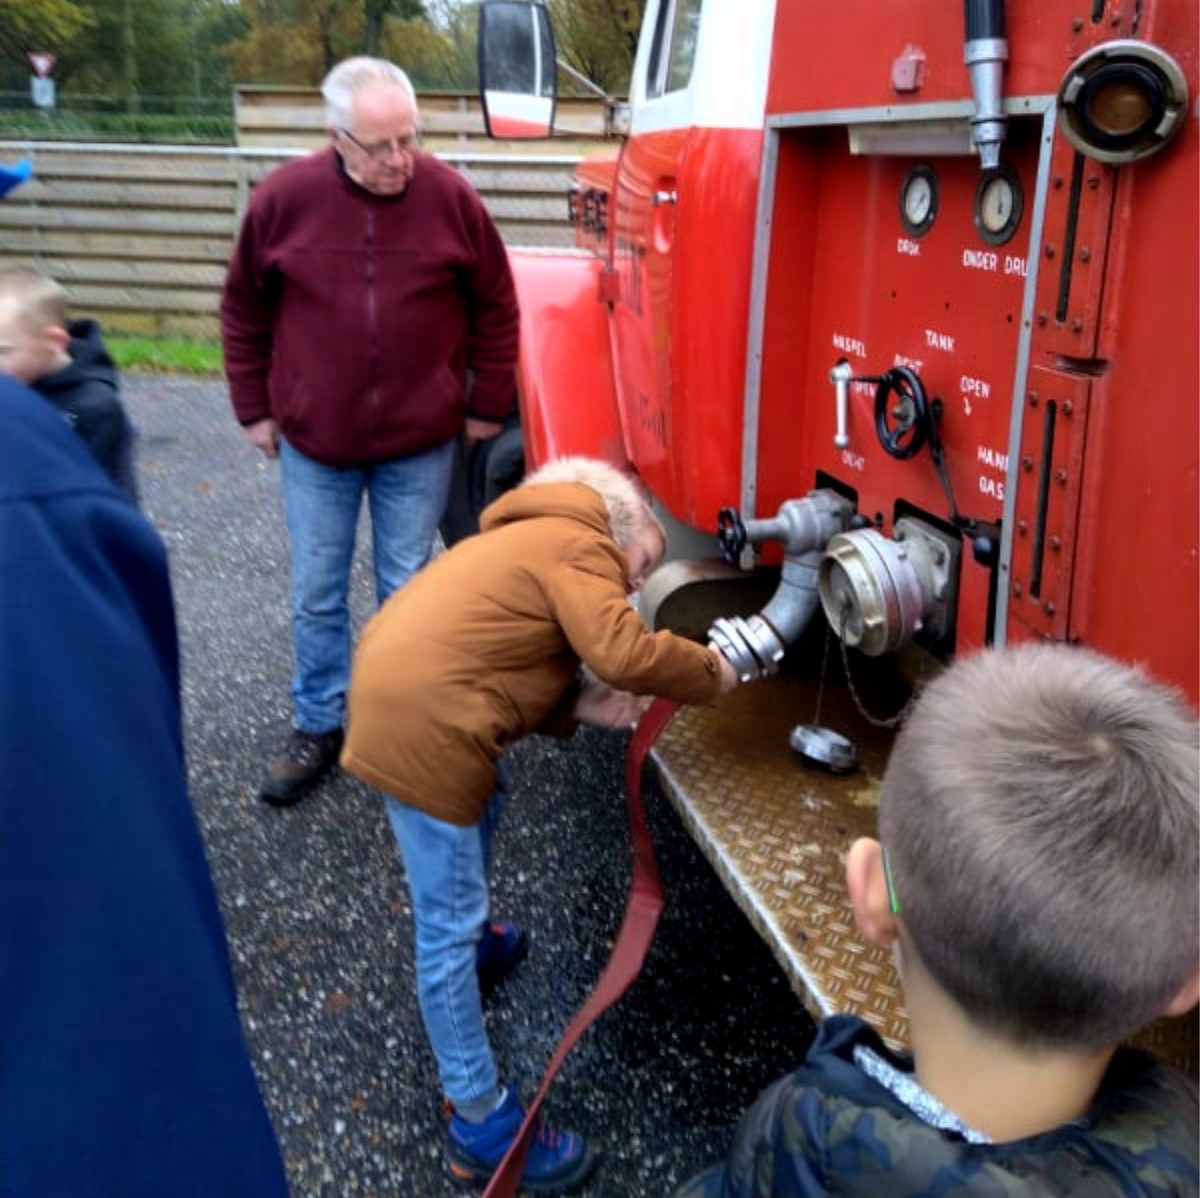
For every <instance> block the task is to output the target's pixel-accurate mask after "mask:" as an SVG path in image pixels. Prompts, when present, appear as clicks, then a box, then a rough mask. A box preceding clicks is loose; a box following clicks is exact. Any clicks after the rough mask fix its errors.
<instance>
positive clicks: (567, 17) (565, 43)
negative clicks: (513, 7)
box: [549, 0, 645, 95]
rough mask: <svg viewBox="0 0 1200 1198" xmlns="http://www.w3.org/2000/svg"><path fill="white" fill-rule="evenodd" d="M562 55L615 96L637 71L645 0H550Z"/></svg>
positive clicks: (559, 50)
mask: <svg viewBox="0 0 1200 1198" xmlns="http://www.w3.org/2000/svg"><path fill="white" fill-rule="evenodd" d="M549 9H550V14H551V17H552V19H553V21H554V34H555V40H556V42H557V46H558V56H559V58H561V59H562V60H563V61H564V62H566V63H568V64H569V65H570V66H572V67H574V68H575V70H577V71H579V72H580V74H582V75H586V76H587V77H588V78H589V79H591V80H592V81H593V82H594V83H596V84H598V85H599V86H600V87H602V88H604V90H605V91H607V92H609V93H610V94H613V95H623V94H624V93H625V92H626V91H627V89H628V87H629V78H630V75H631V74H632V73H633V60H634V57H635V55H636V54H637V43H638V34H639V31H640V30H641V26H642V13H643V10H644V9H645V0H549Z"/></svg>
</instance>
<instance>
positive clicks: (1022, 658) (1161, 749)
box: [879, 644, 1200, 1049]
mask: <svg viewBox="0 0 1200 1198" xmlns="http://www.w3.org/2000/svg"><path fill="white" fill-rule="evenodd" d="M879 827H880V836H881V839H882V841H883V843H884V845H885V846H886V848H887V851H888V856H889V860H890V865H891V870H892V877H893V879H894V883H895V890H896V895H897V899H898V902H899V907H900V920H901V924H902V928H903V932H902V936H903V937H904V939H905V940H906V941H907V942H909V944H910V946H911V948H912V949H913V950H914V951H915V953H916V955H917V957H918V958H919V959H920V960H921V961H922V962H923V963H924V965H925V967H926V968H927V969H928V971H929V972H930V974H931V975H932V976H933V977H934V978H935V979H936V981H937V982H938V983H939V984H940V985H941V987H942V988H943V989H944V990H945V991H946V992H947V993H948V994H949V995H950V996H951V997H952V998H953V999H954V1000H955V1001H956V1002H957V1003H958V1004H959V1006H960V1007H961V1008H962V1009H963V1011H964V1012H965V1013H966V1014H967V1015H968V1016H969V1017H970V1018H971V1019H972V1020H974V1021H975V1022H976V1023H978V1024H979V1025H981V1026H985V1027H989V1028H991V1029H992V1030H994V1031H996V1032H999V1033H1000V1034H1002V1035H1004V1036H1006V1037H1007V1038H1009V1039H1010V1040H1012V1041H1014V1042H1017V1043H1021V1044H1026V1045H1034V1046H1037V1045H1046V1046H1054V1047H1070V1048H1085V1049H1098V1048H1104V1047H1111V1046H1112V1045H1114V1044H1116V1043H1119V1042H1120V1041H1121V1040H1122V1039H1124V1038H1126V1037H1127V1036H1129V1035H1130V1034H1131V1033H1133V1032H1134V1031H1136V1030H1137V1029H1138V1028H1140V1027H1142V1026H1144V1025H1145V1024H1146V1023H1148V1022H1150V1021H1151V1020H1152V1019H1154V1018H1155V1017H1156V1016H1158V1015H1160V1014H1161V1013H1162V1012H1163V1011H1164V1010H1165V1009H1166V1007H1167V1006H1168V1005H1169V1003H1170V1002H1171V1000H1172V998H1173V997H1174V996H1175V995H1176V994H1178V993H1179V992H1180V990H1181V989H1182V988H1183V987H1184V986H1185V985H1186V984H1187V982H1188V981H1189V979H1190V978H1191V977H1192V976H1193V975H1194V973H1195V970H1196V967H1197V940H1198V937H1200V929H1198V927H1197V924H1198V918H1197V902H1196V893H1197V883H1198V864H1197V857H1198V845H1200V746H1198V741H1197V724H1196V720H1195V718H1194V717H1193V716H1192V714H1191V713H1190V712H1189V711H1188V710H1187V708H1186V707H1185V705H1184V704H1183V702H1182V701H1181V699H1180V698H1179V696H1177V695H1176V694H1175V693H1174V692H1173V691H1170V690H1167V689H1166V688H1164V687H1162V686H1160V685H1158V684H1156V683H1154V682H1152V681H1150V680H1149V679H1148V678H1146V677H1145V676H1144V675H1142V674H1141V673H1139V672H1138V671H1137V670H1135V669H1133V668H1131V667H1129V666H1126V665H1122V664H1119V663H1117V662H1115V661H1111V660H1108V659H1106V658H1104V657H1101V656H1099V655H1098V654H1095V653H1092V652H1089V651H1087V650H1083V649H1077V648H1071V647H1069V646H1066V645H1052V644H1040V645H1025V646H1021V647H1019V648H1010V649H1004V650H994V651H988V652H983V653H979V654H977V655H975V656H973V657H971V658H969V659H966V660H963V661H959V662H957V663H955V664H954V665H953V666H952V667H951V668H950V669H949V670H948V671H947V672H946V673H945V674H943V675H942V676H941V677H939V678H938V679H936V680H935V681H934V682H932V683H931V684H930V685H929V686H928V687H927V689H926V690H925V691H924V692H923V694H922V695H921V697H920V698H919V700H918V702H917V704H916V706H915V707H914V709H913V711H912V713H911V714H910V716H909V718H908V721H907V722H906V724H905V727H904V729H903V730H902V731H901V733H900V735H899V737H898V739H897V741H896V744H895V747H894V749H893V751H892V755H891V759H890V761H889V763H888V767H887V771H886V773H885V776H884V781H883V787H882V790H881V793H880V803H879Z"/></svg>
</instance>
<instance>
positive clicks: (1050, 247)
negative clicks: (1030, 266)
mask: <svg viewBox="0 0 1200 1198" xmlns="http://www.w3.org/2000/svg"><path fill="white" fill-rule="evenodd" d="M1042 252H1043V253H1044V254H1045V255H1046V257H1047V258H1053V257H1054V255H1055V253H1057V251H1056V250H1055V248H1054V246H1053V245H1052V244H1051V243H1050V242H1046V248H1045V249H1044V250H1043V251H1042Z"/></svg>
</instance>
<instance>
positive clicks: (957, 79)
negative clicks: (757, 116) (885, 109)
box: [767, 0, 1136, 116]
mask: <svg viewBox="0 0 1200 1198" xmlns="http://www.w3.org/2000/svg"><path fill="white" fill-rule="evenodd" d="M1092 7H1093V6H1092V5H1084V4H1062V3H1055V4H1048V3H1046V0H1009V3H1007V5H1006V12H1007V34H1008V39H1007V40H1008V44H1009V56H1008V62H1007V64H1006V69H1005V81H1004V91H1005V94H1006V95H1010V96H1023V95H1035V94H1038V93H1041V92H1047V91H1049V92H1054V91H1055V90H1056V89H1057V87H1058V83H1059V81H1060V80H1061V78H1062V75H1063V72H1064V70H1065V69H1066V67H1067V66H1068V64H1069V63H1070V62H1071V61H1072V60H1073V59H1074V58H1075V56H1076V55H1078V54H1079V53H1082V51H1083V50H1085V49H1086V48H1087V47H1088V46H1089V45H1092V44H1095V43H1096V42H1101V41H1104V40H1106V39H1108V38H1113V37H1123V36H1129V33H1128V29H1127V26H1128V22H1129V20H1130V17H1129V15H1128V12H1130V11H1132V10H1133V9H1135V8H1136V6H1134V5H1130V6H1128V8H1127V6H1124V5H1122V6H1121V7H1120V9H1119V10H1118V8H1117V6H1116V5H1115V4H1114V5H1109V8H1111V9H1112V11H1113V14H1115V15H1116V16H1117V18H1118V19H1117V22H1116V24H1114V23H1113V21H1112V17H1111V16H1110V15H1108V14H1106V15H1104V16H1103V17H1102V19H1101V20H1099V21H1093V20H1092V19H1091V10H1092ZM1122 13H1126V15H1125V16H1123V17H1122V16H1121V14H1122ZM1076 19H1079V20H1080V28H1079V29H1075V28H1074V25H1073V22H1074V20H1076ZM1122 22H1124V25H1125V29H1124V30H1123V28H1122ZM970 96H971V86H970V81H969V78H968V75H967V71H966V68H965V67H964V65H963V20H962V6H961V5H948V4H946V3H945V2H944V0H907V2H906V3H904V4H895V5H886V6H883V5H880V4H879V3H878V0H843V2H840V3H837V4H825V5H817V4H799V3H792V4H781V5H780V6H779V12H778V15H777V18H776V22H775V42H774V52H773V55H772V59H771V81H770V85H769V88H768V94H767V113H768V116H770V115H771V114H772V113H782V112H801V111H819V110H837V109H843V108H875V107H880V106H883V105H903V104H905V103H906V102H910V101H913V102H921V103H937V102H943V101H947V100H965V99H969V98H970Z"/></svg>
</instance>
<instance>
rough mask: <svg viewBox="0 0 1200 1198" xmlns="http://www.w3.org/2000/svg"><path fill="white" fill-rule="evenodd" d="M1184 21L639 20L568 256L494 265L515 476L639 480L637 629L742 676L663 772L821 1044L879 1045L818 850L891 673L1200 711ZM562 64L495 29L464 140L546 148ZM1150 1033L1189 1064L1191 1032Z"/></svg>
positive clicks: (969, 14)
mask: <svg viewBox="0 0 1200 1198" xmlns="http://www.w3.org/2000/svg"><path fill="white" fill-rule="evenodd" d="M1197 23H1198V16H1197V10H1196V6H1195V4H1194V3H1192V2H1191V0H1138V2H1137V3H1129V2H1128V0H1007V2H1006V0H965V3H964V6H963V8H962V9H960V10H953V9H948V8H947V6H946V5H945V4H943V3H940V2H939V0H909V2H907V3H905V4H902V5H888V6H881V5H879V4H878V3H876V2H875V0H839V2H838V3H836V4H825V5H821V4H810V3H800V0H750V2H744V0H647V3H646V9H645V18H644V25H643V29H642V34H641V39H640V43H639V47H638V51H637V57H636V63H635V66H634V72H633V78H632V81H631V85H630V92H629V102H628V105H627V107H622V108H620V109H618V110H617V111H616V123H618V124H619V125H621V126H622V127H623V129H624V135H623V137H622V138H621V140H620V143H619V145H617V146H615V147H614V148H613V149H612V150H611V151H609V152H605V153H601V154H599V155H597V156H595V157H593V158H589V159H587V160H585V161H584V162H583V163H582V164H581V166H580V167H579V170H578V172H577V175H576V178H575V180H574V183H573V185H572V189H571V194H570V197H569V216H570V220H571V221H572V223H573V225H574V228H575V245H574V248H573V249H570V250H565V251H564V250H557V251H545V250H542V251H535V250H520V249H513V250H512V251H511V256H512V262H513V269H514V273H515V276H516V279H517V286H518V291H519V295H520V300H521V304H522V332H521V339H522V344H521V362H520V366H519V378H518V388H519V393H520V407H521V423H522V430H523V437H524V442H525V453H526V457H527V459H528V460H529V461H530V462H531V464H535V465H536V464H538V463H540V462H542V461H544V460H547V459H548V458H551V457H554V456H558V455H561V454H566V453H586V454H590V455H595V456H602V457H606V458H608V459H610V460H612V461H614V462H616V463H618V464H621V465H625V466H628V467H630V468H631V469H633V470H635V471H636V473H637V474H638V475H639V476H640V478H641V479H642V480H643V481H644V483H645V484H646V485H647V487H648V488H649V490H650V491H651V493H652V494H653V496H654V499H655V502H656V504H657V505H658V507H659V509H660V511H661V512H662V514H663V515H664V517H665V518H666V519H667V521H668V527H669V531H670V534H671V550H672V554H673V557H674V558H675V559H676V560H674V561H673V562H672V563H671V565H669V566H668V567H666V568H664V570H662V571H660V573H659V576H657V578H656V580H655V584H654V586H653V587H652V588H651V589H650V590H649V591H648V594H647V596H646V606H645V609H644V614H645V615H646V616H647V618H649V619H651V620H653V621H657V622H658V623H659V624H665V625H668V626H672V627H676V628H679V629H681V630H684V631H691V632H695V633H696V634H697V635H704V634H705V633H706V631H707V632H708V634H709V635H711V636H713V637H714V639H716V640H717V641H718V642H719V643H720V644H721V646H722V648H723V649H724V650H725V652H726V654H727V656H729V657H730V659H731V660H733V661H734V662H735V664H737V666H738V668H739V671H740V672H741V673H742V676H743V678H745V679H747V680H756V681H755V684H754V685H753V686H745V687H739V688H738V690H737V691H736V692H734V693H733V694H732V695H730V696H728V697H727V699H726V700H723V701H722V703H721V704H719V705H718V706H717V707H716V708H714V709H711V710H690V711H686V712H684V713H681V714H680V716H678V717H677V718H676V719H675V721H673V723H672V724H671V725H670V726H669V728H668V730H667V732H666V733H665V734H664V736H663V737H662V739H661V740H660V742H659V745H658V747H657V749H656V760H657V764H658V766H659V769H660V772H661V775H662V778H663V781H664V784H665V788H666V790H667V791H668V793H669V794H670V795H671V798H672V800H673V802H674V803H675V805H676V807H677V808H678V810H679V812H680V815H681V817H682V819H683V821H684V823H685V824H686V825H687V827H688V828H689V829H690V830H691V832H692V833H693V834H694V835H695V837H696V839H697V840H698V842H699V843H700V844H701V846H702V847H703V849H704V851H705V852H706V854H707V856H708V857H709V858H710V860H711V861H712V862H713V864H714V866H715V868H716V869H717V870H718V872H719V873H720V875H721V877H722V878H723V879H724V881H725V882H726V884H727V885H728V886H729V888H730V890H731V891H732V893H733V894H734V895H735V897H736V898H737V900H738V901H739V903H740V904H741V905H742V907H743V909H744V910H745V911H746V913H747V914H748V916H749V918H750V920H751V921H752V923H753V924H754V926H755V927H756V928H757V930H758V931H759V932H760V933H761V934H762V935H763V936H764V937H765V938H766V939H767V940H768V941H769V942H770V944H771V945H772V947H773V948H774V950H775V952H776V955H777V956H778V958H779V960H780V962H781V964H782V965H783V967H784V968H785V970H786V971H787V973H788V975H789V976H790V978H791V979H792V981H793V983H794V984H795V986H796V987H797V989H798V990H799V992H800V993H801V994H802V995H803V996H804V997H805V999H806V1001H807V1003H808V1004H809V1006H810V1007H811V1009H812V1010H813V1012H814V1013H815V1014H818V1015H821V1014H827V1013H830V1012H832V1011H835V1010H841V1009H854V1010H857V1011H858V1012H859V1013H860V1014H862V1015H863V1016H864V1017H865V1018H867V1019H868V1020H870V1021H872V1022H874V1023H875V1024H876V1025H877V1026H878V1027H879V1028H880V1030H881V1031H882V1032H883V1033H884V1034H885V1035H887V1036H888V1037H890V1038H891V1039H892V1040H895V1041H902V1040H903V1038H904V1012H903V1009H902V1005H901V1002H900V999H899V992H898V988H897V983H896V979H895V977H894V975H893V974H892V970H891V964H890V961H889V960H888V959H887V958H886V957H885V956H884V955H883V954H881V953H880V952H878V951H877V950H873V949H871V948H869V947H867V946H865V945H862V944H861V943H859V941H858V939H857V937H856V935H855V932H854V929H853V921H852V919H851V917H850V914H849V910H848V906H847V904H846V901H845V898H844V893H843V889H842V871H841V854H842V853H843V852H844V850H845V848H846V847H847V846H848V844H849V843H850V842H851V841H852V840H853V839H854V837H855V836H857V835H860V834H869V833H871V832H872V830H873V825H874V811H875V804H876V801H877V792H878V782H879V778H880V776H881V773H882V769H883V765H884V762H885V759H886V754H887V748H888V743H889V739H890V728H891V727H893V726H894V725H895V723H896V722H897V720H898V717H899V716H900V715H901V714H902V709H903V703H904V699H905V696H906V694H907V692H908V687H909V686H910V684H911V683H912V681H913V678H914V674H915V675H918V676H919V675H921V674H922V673H925V672H928V671H930V670H935V669H937V668H938V666H939V663H941V662H944V661H946V660H948V659H949V658H950V657H952V656H953V655H955V654H960V653H968V652H971V651H973V650H976V649H979V648H981V647H983V646H987V645H1002V644H1005V643H1008V642H1014V641H1018V640H1022V639H1028V638H1052V639H1056V640H1066V641H1071V642H1078V643H1081V644H1086V645H1090V646H1092V647H1093V648H1095V649H1097V650H1099V651H1101V652H1104V653H1108V654H1110V655H1112V656H1115V657H1118V658H1123V659H1126V660H1130V661H1137V662H1139V663H1141V664H1142V665H1144V666H1145V667H1146V668H1147V669H1148V670H1149V671H1150V672H1151V673H1153V674H1154V675H1156V676H1157V677H1159V678H1161V679H1163V680H1165V681H1167V682H1170V683H1172V684H1174V685H1176V686H1177V687H1179V688H1181V689H1182V690H1183V691H1185V693H1186V694H1187V695H1188V697H1189V698H1190V699H1191V701H1192V702H1193V704H1195V703H1196V702H1197V699H1198V697H1200V678H1198V670H1200V646H1198V643H1197V629H1198V626H1200V620H1198V618H1197V617H1198V602H1197V601H1198V594H1200V574H1198V561H1200V551H1198V535H1197V516H1198V511H1200V502H1198V500H1200V493H1198V486H1197V475H1198V461H1197V447H1198V444H1200V437H1198V432H1200V429H1198V420H1197V414H1198V410H1200V405H1198V404H1197V401H1196V395H1195V389H1196V385H1197V381H1198V379H1200V359H1198V352H1200V351H1198V342H1200V337H1198V334H1197V330H1198V328H1200V302H1198V280H1197V266H1198V263H1200V205H1198V194H1197V193H1198V184H1200V121H1198V115H1197V104H1196V94H1197V72H1198V57H1200V51H1198V38H1197ZM552 60H553V41H552V32H551V30H550V28H549V23H548V17H547V14H546V10H545V9H544V8H543V7H542V6H540V5H537V4H533V5H525V4H516V3H507V2H503V0H488V3H486V4H485V5H484V7H483V10H482V20H481V59H480V61H481V86H482V88H483V97H484V104H485V112H486V113H487V116H488V119H489V122H493V123H496V122H499V123H498V124H497V128H498V129H504V130H505V131H506V135H511V131H512V129H513V127H514V126H513V125H512V124H509V125H505V124H504V123H503V122H504V118H505V116H506V114H507V115H508V116H509V117H512V118H518V119H519V122H523V127H524V129H525V130H526V131H527V132H546V131H547V128H548V126H549V124H550V123H551V121H552V119H553V115H552V114H553V102H554V101H553V97H554V82H553V79H554V72H553V70H552V69H551V68H550V66H549V63H550V62H552ZM502 62H503V63H507V64H510V68H511V64H512V63H514V62H519V63H521V64H522V65H521V67H520V69H519V70H513V69H507V70H506V72H502V71H501V69H500V65H499V64H500V63H502ZM502 76H503V77H502ZM514 79H515V80H516V82H515V83H514ZM498 80H499V81H500V82H497V81H498ZM501 84H502V85H501ZM522 94H524V95H526V96H531V97H536V98H537V101H538V103H537V104H536V105H530V104H529V103H528V102H527V101H522V100H520V96H521V95H522ZM764 580H765V582H764ZM760 582H763V583H764V585H765V587H766V590H765V592H761V593H760V592H756V591H755V590H754V587H753V586H752V585H751V584H752V583H760ZM739 587H740V588H741V590H739ZM747 596H754V598H753V599H751V600H748V599H747ZM785 654H786V661H784V658H785ZM781 665H782V667H783V668H781ZM1162 1035H1163V1037H1164V1039H1163V1040H1162V1041H1161V1043H1160V1044H1159V1047H1162V1048H1164V1051H1168V1052H1169V1053H1170V1054H1171V1055H1173V1056H1175V1057H1176V1058H1177V1059H1179V1060H1181V1061H1183V1062H1184V1063H1189V1064H1191V1066H1192V1067H1193V1068H1194V1065H1195V1027H1194V1021H1190V1022H1189V1023H1188V1024H1187V1026H1186V1027H1185V1026H1184V1025H1182V1024H1181V1025H1180V1026H1179V1027H1173V1028H1170V1029H1167V1030H1165V1031H1163V1033H1162ZM1164 1046H1165V1047H1164Z"/></svg>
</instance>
